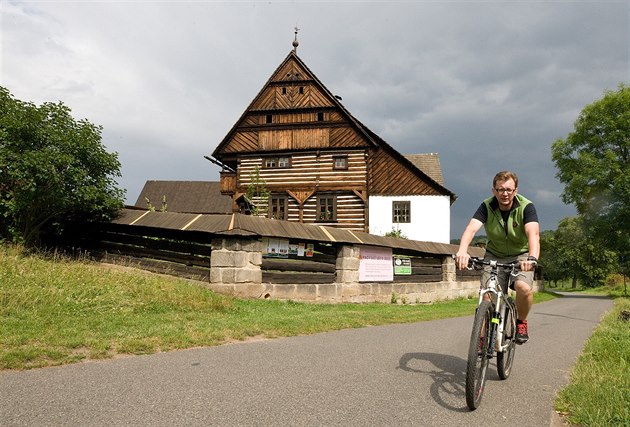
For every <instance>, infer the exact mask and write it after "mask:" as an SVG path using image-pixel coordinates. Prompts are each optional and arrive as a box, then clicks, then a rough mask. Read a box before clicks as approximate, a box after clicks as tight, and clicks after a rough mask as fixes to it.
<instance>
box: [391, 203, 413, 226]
mask: <svg viewBox="0 0 630 427" xmlns="http://www.w3.org/2000/svg"><path fill="white" fill-rule="evenodd" d="M392 222H393V223H409V222H411V202H410V201H394V202H393V203H392Z"/></svg>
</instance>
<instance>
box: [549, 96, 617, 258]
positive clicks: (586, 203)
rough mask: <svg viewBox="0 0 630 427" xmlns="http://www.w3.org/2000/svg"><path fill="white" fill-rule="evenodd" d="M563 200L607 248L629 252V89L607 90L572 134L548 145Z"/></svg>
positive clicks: (589, 106) (581, 115)
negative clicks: (550, 149) (573, 206)
mask: <svg viewBox="0 0 630 427" xmlns="http://www.w3.org/2000/svg"><path fill="white" fill-rule="evenodd" d="M552 158H553V161H554V162H555V164H556V167H557V168H558V173H557V177H558V178H559V179H560V181H561V182H562V183H564V185H565V188H564V193H563V195H562V198H563V200H564V202H565V203H574V204H575V206H576V207H577V210H578V213H579V214H580V216H582V217H583V218H584V220H585V221H586V222H587V223H588V224H589V228H592V229H593V230H594V231H595V233H596V235H597V236H599V237H601V238H602V240H604V241H605V243H606V246H607V247H608V248H610V249H613V250H616V251H617V252H618V253H620V255H623V254H626V255H627V254H628V251H629V250H630V234H629V233H630V173H628V171H629V170H630V87H629V86H625V85H620V86H619V88H618V90H617V91H614V92H613V91H606V92H605V93H604V97H603V98H602V99H600V100H598V101H596V102H594V103H592V104H590V105H587V106H586V107H584V109H583V110H582V112H581V113H580V116H579V117H578V119H577V120H576V122H575V125H574V131H573V132H571V133H570V134H569V135H568V136H567V137H566V138H565V139H558V140H556V141H555V142H554V143H553V146H552Z"/></svg>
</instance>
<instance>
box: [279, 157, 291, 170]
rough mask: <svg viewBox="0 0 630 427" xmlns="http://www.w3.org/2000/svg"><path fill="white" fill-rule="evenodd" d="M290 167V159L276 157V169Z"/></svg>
mask: <svg viewBox="0 0 630 427" xmlns="http://www.w3.org/2000/svg"><path fill="white" fill-rule="evenodd" d="M289 166H291V159H290V158H289V157H278V167H279V168H288V167H289Z"/></svg>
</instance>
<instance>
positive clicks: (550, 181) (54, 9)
mask: <svg viewBox="0 0 630 427" xmlns="http://www.w3.org/2000/svg"><path fill="white" fill-rule="evenodd" d="M0 13H1V20H0V28H1V32H0V36H1V45H2V51H1V55H0V60H1V63H0V84H1V85H2V86H4V87H6V88H7V89H8V90H9V91H11V93H12V94H13V95H14V96H15V97H16V98H18V99H20V100H23V101H32V102H34V103H36V104H40V103H42V102H45V101H53V102H56V101H62V102H63V103H64V104H65V105H67V106H68V107H70V108H71V109H72V112H73V115H74V116H75V118H77V119H83V118H85V119H87V120H89V121H90V122H92V123H95V124H99V125H102V126H103V127H104V131H103V142H104V144H105V146H106V147H107V148H108V150H110V151H116V152H118V153H119V158H120V161H121V163H122V174H123V177H122V179H121V180H120V185H121V187H123V188H125V189H126V190H127V202H128V203H130V204H133V203H134V202H135V200H136V198H137V196H138V194H139V193H140V190H141V189H142V186H143V185H144V182H145V181H146V180H149V179H168V180H218V177H219V175H218V172H219V169H218V167H216V166H215V165H213V164H211V163H209V162H208V161H207V160H205V159H204V158H203V156H204V155H208V154H211V153H212V151H214V149H215V147H216V146H217V145H218V143H219V142H220V141H221V140H222V139H223V137H224V136H225V135H226V133H227V132H228V131H229V130H230V128H231V127H232V126H233V125H234V123H235V122H236V121H237V120H238V119H239V117H240V116H241V114H242V113H243V111H244V110H245V108H247V106H248V105H249V103H250V102H251V101H252V100H253V98H254V96H256V94H257V93H258V92H259V90H260V89H261V88H262V86H263V85H264V84H265V83H266V81H267V80H268V78H269V77H270V76H271V74H272V73H273V72H274V71H275V69H276V67H277V66H278V65H279V64H280V63H281V62H282V60H284V58H285V57H286V55H287V54H288V53H289V51H290V50H291V49H292V46H291V43H292V41H293V28H294V27H295V26H296V25H297V26H298V27H299V28H300V32H299V34H298V39H299V42H300V46H299V48H298V55H299V56H300V58H301V59H302V60H303V61H304V62H305V63H306V64H307V65H308V67H309V68H310V69H311V71H313V72H314V73H315V75H316V76H317V77H318V78H319V79H320V80H321V81H322V83H323V84H324V85H325V86H326V87H327V88H328V89H330V91H331V92H332V93H334V94H336V95H340V96H341V97H343V101H342V103H343V105H344V106H345V107H346V108H347V109H348V110H349V111H350V112H351V113H352V114H353V115H354V116H355V117H357V118H358V119H359V120H360V121H361V122H363V123H364V124H365V125H366V126H368V127H369V128H370V129H371V130H372V131H374V132H376V133H377V134H378V135H379V136H380V137H381V138H383V139H385V140H386V141H387V142H388V143H389V144H390V145H392V146H393V147H394V148H395V149H397V150H398V151H399V152H401V153H403V154H411V153H431V152H435V153H439V155H440V159H441V163H442V169H443V173H444V178H445V181H446V187H447V188H449V189H450V190H451V191H453V192H454V193H456V194H457V195H458V196H459V198H458V200H457V201H456V202H455V204H454V205H453V206H452V210H451V213H452V218H451V238H459V236H460V234H461V232H462V230H463V228H464V226H465V224H466V223H467V222H468V219H469V218H470V216H471V215H472V213H473V212H474V210H475V209H476V208H477V206H478V204H479V203H480V202H481V200H482V199H483V198H485V197H487V196H488V195H490V186H491V180H492V177H493V176H494V174H495V172H497V171H499V170H503V169H511V170H514V171H515V172H517V174H518V175H519V177H520V183H519V184H520V185H519V190H520V193H521V194H523V195H525V196H526V197H528V198H530V199H531V200H533V201H534V202H535V204H536V207H537V209H538V214H539V217H540V222H541V227H542V229H544V230H546V229H555V228H556V226H557V223H558V221H559V220H560V219H562V218H563V217H565V216H569V215H573V214H574V209H573V208H572V207H571V206H566V205H564V204H563V203H562V201H561V199H560V194H561V192H562V189H563V187H562V185H561V184H560V183H559V182H558V181H557V179H556V178H555V174H556V169H555V167H554V164H553V162H552V161H551V150H550V147H551V144H552V143H553V141H555V140H556V139H557V138H564V137H565V136H566V135H567V134H568V132H570V131H571V130H572V129H573V123H574V121H575V120H576V118H577V117H578V114H579V113H580V111H581V110H582V108H583V107H584V106H585V105H587V104H590V103H592V102H593V101H595V100H597V99H599V98H601V97H602V96H603V92H604V90H615V89H616V88H617V85H618V84H619V83H622V82H625V83H627V82H628V80H629V78H630V77H629V71H628V58H629V52H628V45H629V43H628V40H629V36H630V32H629V30H628V21H629V13H630V2H629V1H592V2H590V1H536V2H533V1H532V2H524V1H511V2H508V1H501V2H499V1H474V0H473V1H444V2H439V1H404V2H393V1H391V2H378V1H377V2H375V1H370V2H367V1H352V2H351V1H345V2H344V1H334V2H333V1H330V2H323V1H319V2H303V1H291V2H286V1H285V2H279V1H264V2H262V1H258V2H252V1H242V2H216V1H98V2H97V1H81V2H79V1H32V2H28V1H12V0H3V1H2V2H1V3H0Z"/></svg>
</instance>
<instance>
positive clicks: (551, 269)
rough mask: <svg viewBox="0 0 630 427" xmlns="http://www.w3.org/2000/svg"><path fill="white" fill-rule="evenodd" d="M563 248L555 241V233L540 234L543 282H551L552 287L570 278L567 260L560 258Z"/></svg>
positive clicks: (544, 232)
mask: <svg viewBox="0 0 630 427" xmlns="http://www.w3.org/2000/svg"><path fill="white" fill-rule="evenodd" d="M562 252H563V248H562V247H561V246H560V244H559V241H558V240H556V233H555V232H554V231H551V230H546V231H543V232H542V233H540V267H541V268H542V271H543V277H544V279H545V282H552V283H553V286H557V285H558V281H560V280H564V279H568V278H570V277H571V273H572V272H571V271H570V269H569V268H568V262H567V260H565V259H563V258H562Z"/></svg>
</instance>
